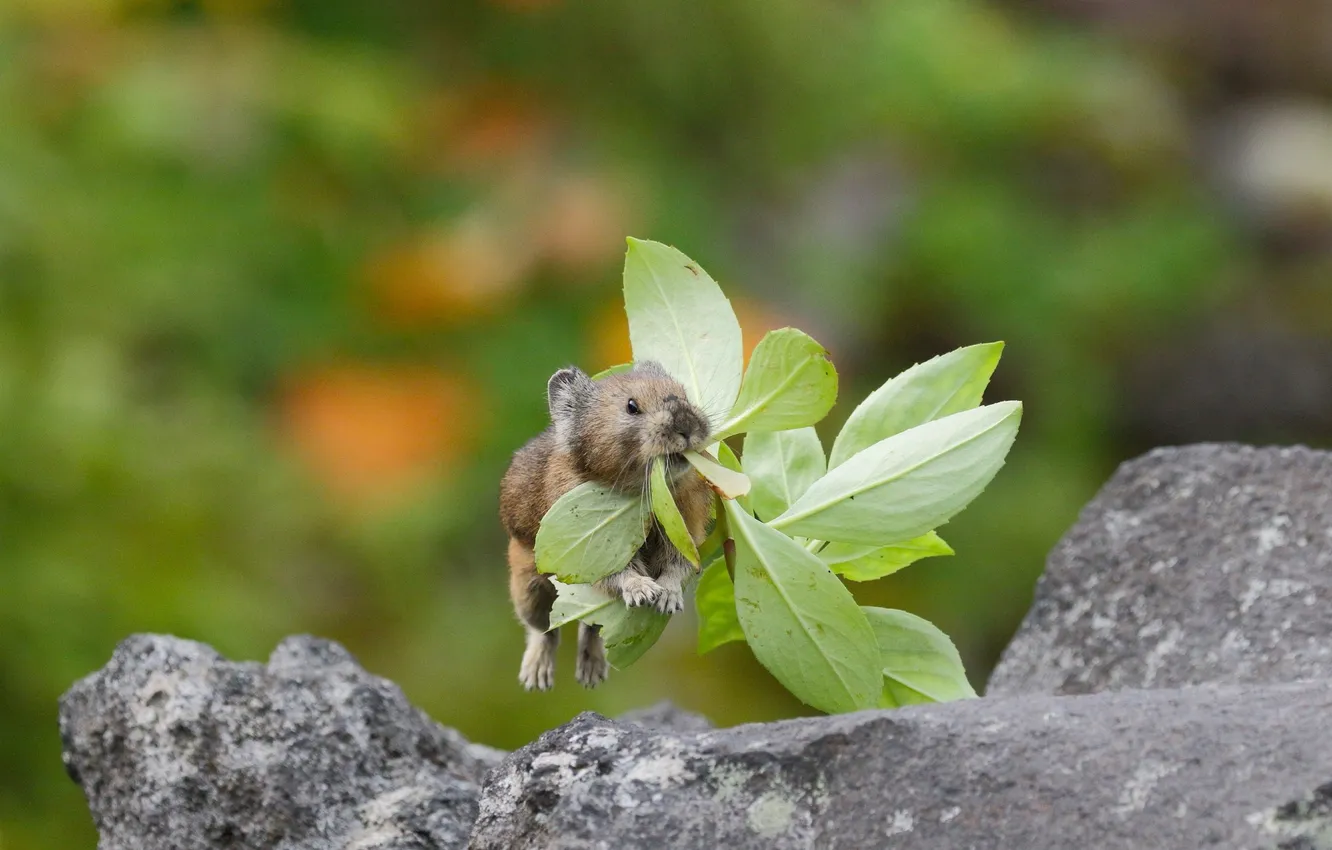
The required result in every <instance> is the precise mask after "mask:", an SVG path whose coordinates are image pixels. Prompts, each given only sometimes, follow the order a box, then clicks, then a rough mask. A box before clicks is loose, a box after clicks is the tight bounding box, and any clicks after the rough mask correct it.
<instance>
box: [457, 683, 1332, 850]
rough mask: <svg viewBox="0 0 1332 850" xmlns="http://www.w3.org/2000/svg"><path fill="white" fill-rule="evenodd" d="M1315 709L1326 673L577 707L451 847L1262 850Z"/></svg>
mask: <svg viewBox="0 0 1332 850" xmlns="http://www.w3.org/2000/svg"><path fill="white" fill-rule="evenodd" d="M1329 708H1332V684H1329V683H1300V684H1291V685H1276V686H1258V687H1239V688H1221V687H1214V686H1211V687H1203V688H1190V689H1182V690H1173V691H1126V692H1122V693H1113V694H1096V695H1091V696H1082V697H1052V696H1030V697H1020V698H1013V699H983V700H968V701H965V702H956V703H948V704H943V705H925V706H913V707H910V708H904V709H899V710H897V711H892V712H882V711H876V712H862V713H859V714H852V715H842V716H838V717H825V718H809V719H803V720H792V721H786V722H783V723H773V724H758V725H752V726H740V727H736V728H734V729H725V730H717V731H711V732H693V733H671V732H661V731H655V730H649V729H643V728H641V727H635V726H627V725H623V724H619V723H616V722H613V721H608V720H606V719H604V718H601V717H599V716H597V715H594V714H584V715H580V716H579V717H578V718H576V719H575V720H574V721H573V722H571V723H569V724H568V725H566V726H564V727H562V728H560V729H556V730H554V731H552V732H549V733H547V734H546V735H544V736H542V737H541V738H540V739H539V740H538V741H537V742H536V743H534V744H531V745H529V746H527V747H525V748H523V749H521V750H518V751H517V752H515V753H514V754H512V755H511V756H509V758H508V759H507V760H506V761H505V762H504V763H503V764H501V765H500V766H499V767H498V768H497V769H496V770H495V772H494V773H493V774H491V776H490V778H489V779H488V780H487V783H486V786H485V788H484V790H483V792H482V797H481V815H480V818H479V819H478V821H477V824H476V828H475V831H474V833H473V836H472V842H471V845H470V847H471V850H526V848H532V850H536V848H541V850H564V848H567V850H594V848H595V849H596V850H603V848H631V847H632V848H637V847H644V848H647V847H670V848H707V850H713V848H716V847H726V848H728V850H748V848H755V850H757V849H758V848H763V850H788V848H802V850H806V848H808V849H809V850H812V848H819V850H824V848H826V849H827V850H851V848H856V849H857V850H859V848H879V847H884V848H888V847H892V848H913V847H919V848H931V850H949V848H958V850H962V848H982V847H1021V848H1025V850H1044V848H1050V849H1051V850H1055V848H1057V849H1058V850H1066V848H1069V847H1095V848H1098V849H1099V850H1113V848H1135V850H1136V849H1137V848H1144V847H1180V848H1184V847H1201V846H1208V847H1218V848H1255V847H1272V846H1275V845H1276V844H1277V843H1278V842H1279V841H1283V840H1289V839H1290V837H1291V836H1298V835H1304V834H1306V833H1305V832H1303V831H1300V830H1308V829H1313V828H1316V825H1317V822H1318V817H1321V815H1317V814H1315V815H1312V816H1311V815H1310V814H1309V813H1310V812H1311V811H1314V810H1315V809H1318V806H1320V805H1321V803H1320V802H1319V801H1318V800H1316V799H1315V800H1313V801H1310V797H1309V794H1310V790H1311V789H1315V788H1318V787H1320V786H1322V785H1324V784H1325V783H1326V782H1327V781H1328V780H1329V779H1332V735H1328V734H1327V717H1328V710H1329ZM1292 801H1305V802H1304V803H1302V804H1301V803H1295V804H1294V806H1292V805H1288V804H1291V803H1292ZM1300 805H1303V808H1301V809H1300V810H1299V812H1295V809H1294V807H1298V806H1300ZM1283 812H1286V813H1287V816H1286V817H1285V818H1284V819H1283V818H1282V817H1279V815H1280V814H1281V813H1283ZM1311 817H1312V819H1313V820H1312V821H1311V820H1310V818H1311ZM1311 823H1313V824H1314V825H1313V826H1311V825H1310V824H1311ZM1292 830H1296V831H1292ZM1298 840H1302V839H1298ZM1288 846H1291V847H1296V846H1306V845H1296V844H1289V845H1288ZM1307 846H1318V845H1307Z"/></svg>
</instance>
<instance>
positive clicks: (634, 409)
mask: <svg viewBox="0 0 1332 850" xmlns="http://www.w3.org/2000/svg"><path fill="white" fill-rule="evenodd" d="M624 409H625V410H627V411H629V412H630V413H632V414H633V415H635V416H637V415H638V414H640V413H642V412H643V411H641V410H639V409H638V402H637V401H634V400H633V399H632V398H631V399H629V403H628V404H626V405H625V406H624Z"/></svg>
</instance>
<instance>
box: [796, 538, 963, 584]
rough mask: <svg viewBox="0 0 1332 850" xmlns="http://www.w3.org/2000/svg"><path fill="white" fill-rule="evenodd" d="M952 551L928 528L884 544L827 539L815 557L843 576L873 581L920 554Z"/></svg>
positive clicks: (949, 553)
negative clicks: (897, 540)
mask: <svg viewBox="0 0 1332 850" xmlns="http://www.w3.org/2000/svg"><path fill="white" fill-rule="evenodd" d="M951 554H953V547H951V546H949V545H948V544H947V543H945V542H944V541H943V538H942V537H940V536H939V535H938V534H936V533H934V532H933V531H931V532H930V533H928V534H922V535H921V536H920V537H916V538H913V539H911V540H907V541H904V542H902V543H893V544H890V545H888V546H866V545H863V544H860V543H829V544H828V545H827V546H824V547H823V550H822V551H820V552H819V558H821V559H822V560H823V562H824V563H825V564H827V565H828V566H829V567H831V568H832V571H833V572H835V573H837V574H838V575H839V576H841V577H842V578H844V579H849V580H850V581H873V580H874V579H877V578H883V577H884V576H889V575H892V574H893V573H895V572H897V571H898V570H900V569H902V568H903V567H909V566H911V565H912V564H914V563H915V562H916V561H919V560H921V559H922V558H933V557H936V556H938V555H951Z"/></svg>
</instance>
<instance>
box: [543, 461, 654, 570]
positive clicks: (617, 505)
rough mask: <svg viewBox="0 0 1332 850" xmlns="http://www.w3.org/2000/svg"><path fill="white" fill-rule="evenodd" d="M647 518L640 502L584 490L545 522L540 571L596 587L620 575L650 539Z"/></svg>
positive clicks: (603, 490)
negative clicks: (616, 574) (599, 581)
mask: <svg viewBox="0 0 1332 850" xmlns="http://www.w3.org/2000/svg"><path fill="white" fill-rule="evenodd" d="M646 518H647V511H646V506H645V505H644V504H643V499H642V498H641V497H640V496H636V495H631V494H625V493H621V492H619V491H618V490H612V489H610V488H607V487H602V486H601V485H599V484H593V483H591V482H588V483H586V484H580V485H578V486H577V487H575V488H574V489H572V490H570V491H569V492H568V493H565V494H564V495H563V496H561V497H560V498H559V500H558V501H556V502H555V504H554V505H552V506H551V509H550V510H549V511H547V512H546V515H545V517H543V518H542V520H541V527H540V528H539V529H538V530H537V537H536V564H537V569H538V570H540V571H541V572H543V573H553V574H554V575H555V576H556V577H557V578H559V579H560V580H561V581H563V582H566V583H570V584H573V583H578V584H591V583H592V582H594V581H597V580H598V579H602V578H605V577H606V576H608V575H610V574H611V573H614V572H619V571H620V570H622V569H624V567H625V565H627V564H628V563H629V560H630V559H631V558H633V556H634V553H635V552H637V551H638V549H639V547H641V546H642V545H643V541H644V540H646V539H647V524H646V523H645V522H644V520H645V519H646Z"/></svg>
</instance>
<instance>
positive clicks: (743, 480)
mask: <svg viewBox="0 0 1332 850" xmlns="http://www.w3.org/2000/svg"><path fill="white" fill-rule="evenodd" d="M720 446H721V451H722V452H730V454H731V459H732V460H734V459H735V452H732V451H731V449H730V447H729V446H727V445H726V444H725V443H721V444H720ZM684 459H685V460H687V461H689V463H690V465H692V466H693V467H694V469H697V470H698V474H699V475H702V476H703V477H704V478H705V479H707V481H708V483H710V484H711V485H712V488H713V489H714V490H715V491H717V493H718V494H720V495H721V496H722V498H725V499H738V498H740V497H741V496H743V495H745V494H747V493H748V492H749V486H750V483H749V476H747V475H745V474H744V473H743V472H741V471H740V470H739V468H738V467H739V466H740V462H739V461H735V466H736V468H732V467H729V466H727V465H726V464H724V463H719V462H717V461H716V460H713V459H712V458H711V457H709V456H708V455H706V454H703V453H702V452H685V453H684Z"/></svg>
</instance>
